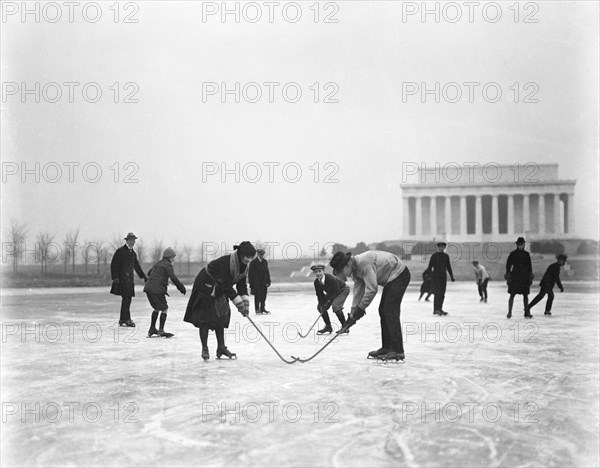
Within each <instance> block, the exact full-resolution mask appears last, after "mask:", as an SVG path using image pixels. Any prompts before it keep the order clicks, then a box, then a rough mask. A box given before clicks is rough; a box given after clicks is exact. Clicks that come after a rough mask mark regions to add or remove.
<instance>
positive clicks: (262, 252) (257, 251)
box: [256, 249, 265, 255]
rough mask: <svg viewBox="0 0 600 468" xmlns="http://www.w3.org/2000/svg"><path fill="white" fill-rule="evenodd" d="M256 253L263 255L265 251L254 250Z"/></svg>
mask: <svg viewBox="0 0 600 468" xmlns="http://www.w3.org/2000/svg"><path fill="white" fill-rule="evenodd" d="M256 253H257V254H258V255H264V254H265V249H256Z"/></svg>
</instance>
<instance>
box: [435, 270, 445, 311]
mask: <svg viewBox="0 0 600 468" xmlns="http://www.w3.org/2000/svg"><path fill="white" fill-rule="evenodd" d="M446 283H447V280H446V277H445V276H444V277H439V278H438V277H434V278H433V283H432V284H431V289H432V291H433V295H434V296H435V297H434V298H433V311H434V312H435V311H436V310H442V307H443V306H444V299H445V298H446Z"/></svg>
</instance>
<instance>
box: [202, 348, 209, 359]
mask: <svg viewBox="0 0 600 468" xmlns="http://www.w3.org/2000/svg"><path fill="white" fill-rule="evenodd" d="M209 358H210V354H209V352H208V348H202V359H204V360H205V361H208V359H209Z"/></svg>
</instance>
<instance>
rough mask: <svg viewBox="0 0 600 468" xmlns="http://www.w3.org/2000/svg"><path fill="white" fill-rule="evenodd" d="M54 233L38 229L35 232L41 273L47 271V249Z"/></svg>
mask: <svg viewBox="0 0 600 468" xmlns="http://www.w3.org/2000/svg"><path fill="white" fill-rule="evenodd" d="M54 236H55V234H50V232H49V231H40V232H38V233H37V236H36V241H37V243H36V244H37V245H36V248H37V251H38V252H39V255H40V271H41V273H42V274H46V273H48V249H49V248H50V244H52V242H53V241H54Z"/></svg>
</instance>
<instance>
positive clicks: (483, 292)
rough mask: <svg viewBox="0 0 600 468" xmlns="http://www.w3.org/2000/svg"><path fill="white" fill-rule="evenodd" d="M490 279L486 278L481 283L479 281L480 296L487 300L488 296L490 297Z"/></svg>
mask: <svg viewBox="0 0 600 468" xmlns="http://www.w3.org/2000/svg"><path fill="white" fill-rule="evenodd" d="M489 281H490V279H489V278H486V279H484V280H483V281H482V282H481V283H477V290H478V291H479V297H480V298H482V299H485V300H487V298H488V295H487V285H488V282H489Z"/></svg>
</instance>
